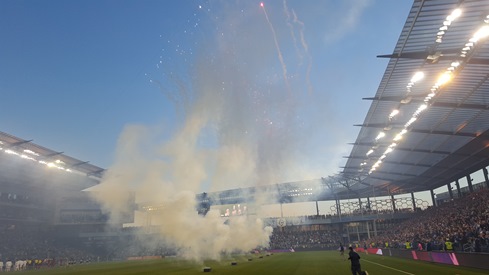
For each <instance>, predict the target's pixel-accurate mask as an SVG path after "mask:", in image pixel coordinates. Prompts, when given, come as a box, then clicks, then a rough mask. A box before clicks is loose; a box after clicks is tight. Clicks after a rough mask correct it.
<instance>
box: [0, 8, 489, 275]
mask: <svg viewBox="0 0 489 275" xmlns="http://www.w3.org/2000/svg"><path fill="white" fill-rule="evenodd" d="M488 36H489V3H488V2H487V1H482V0H480V1H458V0H447V1H441V0H440V1H437V0H433V1H414V3H413V6H412V7H411V10H410V12H409V15H408V18H407V19H406V23H405V25H404V27H403V28H402V30H401V34H400V36H399V40H398V41H397V44H396V45H395V47H394V50H393V51H392V52H389V53H381V54H380V55H379V56H378V58H385V59H388V60H389V61H388V65H387V68H386V69H385V72H384V75H383V77H382V79H381V81H380V84H379V86H378V89H377V91H376V93H375V95H374V96H372V97H368V98H364V100H367V101H371V105H370V108H369V110H368V113H367V114H366V115H365V119H364V122H363V123H361V124H359V125H355V127H359V128H360V130H359V134H358V136H357V137H356V139H355V140H354V142H353V143H351V145H352V149H351V152H350V154H349V155H348V156H345V159H346V163H345V165H344V167H341V171H340V172H339V173H337V174H334V175H327V176H324V177H322V178H318V179H314V180H303V181H297V182H283V183H273V184H268V185H257V186H253V187H243V188H237V189H228V190H219V191H209V192H199V193H192V194H188V192H182V193H176V192H175V193H172V190H171V189H169V190H165V191H167V192H168V193H169V195H168V196H169V197H170V198H172V200H167V201H163V202H161V201H158V200H157V199H154V198H152V199H147V200H140V199H138V194H137V192H135V191H134V190H130V189H127V190H126V189H124V190H122V189H121V190H115V189H113V188H112V189H110V192H112V193H115V194H114V197H115V196H117V200H115V199H114V200H111V199H109V198H108V194H107V193H105V192H106V191H107V189H104V187H103V184H102V183H103V182H104V181H105V182H112V181H113V179H114V177H115V176H114V175H113V174H111V172H112V171H110V169H108V168H102V167H97V166H95V165H92V164H91V163H90V162H88V161H84V160H79V159H77V158H76V157H72V156H69V155H67V154H65V153H64V152H58V151H55V150H52V149H48V148H45V147H43V146H42V145H40V144H36V143H35V142H34V141H33V140H30V139H29V138H30V137H26V138H27V139H24V137H16V136H14V135H12V134H10V133H4V132H0V205H1V208H0V209H1V210H0V212H1V213H0V230H1V234H0V264H1V266H0V268H1V271H14V270H15V271H24V270H28V271H29V272H33V273H39V274H56V273H59V274H64V273H69V274H72V273H77V272H78V273H80V274H86V273H92V274H110V273H112V274H136V273H138V272H139V273H141V272H142V273H148V274H160V273H161V274H195V273H201V272H210V273H221V274H226V273H233V274H250V273H252V272H255V273H267V274H349V272H350V271H349V263H348V261H347V258H348V255H344V256H340V252H339V247H340V246H343V247H344V248H345V249H346V250H348V248H349V247H352V248H353V249H354V250H355V251H356V252H357V253H359V254H360V256H361V259H362V260H361V261H362V268H363V269H365V270H367V271H368V272H369V274H487V272H489V271H488V270H489V208H488V206H489V175H488V174H489V173H488V166H489V43H488V41H489V40H488ZM421 79H422V80H423V81H421ZM351 138H352V139H353V138H354V137H351ZM116 176H117V175H116ZM115 178H116V177H115ZM116 179H117V178H116ZM115 181H117V180H115ZM108 187H113V186H112V185H109V186H108ZM111 195H112V194H111ZM106 200H107V201H109V203H106ZM303 205H307V206H308V207H309V208H311V207H312V208H313V209H315V213H314V214H313V215H289V214H288V212H291V211H289V210H290V209H294V208H299V207H302V206H303ZM267 207H268V208H273V209H275V210H276V211H270V212H269V213H270V214H267V215H263V214H262V212H261V210H262V209H265V208H267ZM172 208H173V209H177V208H182V209H190V212H182V213H189V214H188V217H187V219H185V220H184V219H183V218H182V217H174V216H172V215H171V213H170V214H168V209H172ZM190 213H191V214H190ZM291 213H293V211H292V212H291ZM249 221H253V222H252V223H251V224H250V222H249ZM180 222H181V223H180ZM168 224H186V225H187V227H189V228H195V231H191V232H189V233H191V234H187V233H188V232H181V231H182V230H181V228H171V226H168ZM136 225H137V226H136ZM208 227H211V229H210V230H207V229H205V228H208ZM242 230H243V231H242ZM208 231H209V232H210V233H207V232H208ZM195 232H197V233H195ZM243 232H246V233H243ZM178 233H182V234H178ZM183 233H185V234H183ZM206 234H208V235H206ZM194 235H201V236H199V237H195V236H194ZM219 236H230V237H229V239H222V240H221V239H220V238H219ZM241 237H242V238H243V240H242V239H240V238H241ZM250 237H253V240H249V239H250ZM255 237H256V240H255V239H254V238H255ZM238 240H239V241H238ZM221 242H222V243H221ZM234 242H235V243H234ZM238 242H239V243H240V244H239V245H238V244H237V243H238ZM241 242H243V243H246V244H245V245H241ZM187 244H188V245H187ZM340 261H344V262H340Z"/></svg>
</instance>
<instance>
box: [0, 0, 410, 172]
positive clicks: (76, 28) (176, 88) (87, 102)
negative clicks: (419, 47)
mask: <svg viewBox="0 0 489 275" xmlns="http://www.w3.org/2000/svg"><path fill="white" fill-rule="evenodd" d="M411 5H412V1H390V0H377V1H374V0H371V1H366V0H360V1H353V0H352V1H299V0H291V1H286V2H285V1H264V8H262V7H260V1H107V0H97V1H91V0H88V1H86V0H84V1H57V0H53V1H11V0H2V1H0V37H1V40H0V41H1V42H0V95H1V103H2V107H1V109H0V131H3V132H6V133H9V134H12V135H14V136H17V137H20V138H24V139H33V140H34V141H33V142H35V143H36V144H39V145H42V146H44V147H47V148H50V149H53V150H56V151H63V152H65V154H67V155H69V156H72V157H75V158H78V159H80V160H83V161H90V163H92V164H94V165H97V166H100V167H102V168H108V167H110V166H111V165H112V163H113V162H114V161H115V158H116V147H117V142H118V140H119V139H120V135H121V132H123V130H124V129H125V127H127V126H128V125H142V126H144V127H150V128H152V129H155V128H156V129H158V131H157V132H158V134H157V135H156V136H157V137H156V138H157V139H159V140H160V142H165V140H172V139H174V138H175V133H177V132H178V130H179V129H180V128H181V127H183V125H185V124H186V123H188V120H187V118H188V117H189V114H191V113H193V110H195V109H196V108H204V109H205V108H213V107H212V106H213V105H212V104H210V105H207V104H206V101H205V100H199V99H200V98H202V96H201V95H202V94H208V93H212V94H213V97H211V98H212V99H210V100H211V101H212V102H211V103H215V101H216V100H217V101H221V99H222V102H220V104H221V105H219V106H220V107H219V110H220V111H219V112H216V114H213V115H211V116H210V117H211V118H209V121H211V122H209V123H207V124H206V126H205V127H204V129H203V130H201V132H200V133H199V135H198V141H197V146H199V147H202V148H216V147H220V146H222V145H223V144H229V143H233V140H235V139H239V140H243V139H244V140H245V141H246V143H256V144H258V147H257V148H258V149H257V150H258V151H260V152H262V153H260V154H259V156H258V157H257V160H256V162H259V163H260V166H262V165H269V164H270V163H272V164H271V165H270V167H269V169H287V168H288V167H291V166H294V167H298V166H300V169H299V170H301V172H291V173H285V174H283V175H282V176H281V177H274V179H280V180H283V181H293V180H301V179H309V178H317V177H320V176H328V175H331V174H333V173H335V172H338V171H340V168H339V166H341V165H342V164H344V159H342V156H346V155H348V154H349V152H350V150H351V147H350V146H348V145H347V143H348V142H354V141H355V139H356V136H357V133H358V130H359V129H358V128H355V127H354V126H353V124H356V123H362V122H363V120H364V118H365V115H366V112H367V110H368V108H369V106H370V103H371V102H369V101H362V100H361V98H362V97H369V96H373V95H374V94H375V92H376V89H377V87H378V85H379V82H380V80H381V78H382V75H383V72H384V70H385V67H386V65H387V60H382V59H378V58H376V55H378V54H388V53H391V52H392V50H393V48H394V46H395V43H396V42H397V39H398V37H399V34H400V32H401V29H402V27H403V25H404V22H405V20H406V18H407V15H408V12H409V10H410V7H411ZM294 13H295V15H296V18H295V20H294ZM267 16H268V19H269V21H267ZM221 78H222V79H221ZM211 80H212V81H211ZM216 83H220V84H222V85H221V86H222V87H221V86H219V85H216ZM209 90H212V92H209ZM220 94H222V95H223V96H222V97H219V95H220ZM199 105H200V106H199ZM222 106H227V107H222ZM229 129H233V130H229ZM236 129H239V131H236ZM247 135H250V138H246V136H247ZM243 137H245V138H243ZM233 144H234V143H233ZM283 151H290V153H287V154H285V155H284V154H283ZM271 155H274V156H273V157H270V156H271ZM283 159H287V161H286V164H285V162H284V165H277V166H275V165H274V163H276V162H277V161H279V162H280V161H282V160H283Z"/></svg>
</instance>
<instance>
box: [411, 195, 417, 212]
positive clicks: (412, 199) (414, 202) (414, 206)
mask: <svg viewBox="0 0 489 275" xmlns="http://www.w3.org/2000/svg"><path fill="white" fill-rule="evenodd" d="M411 201H412V202H413V211H414V212H416V199H415V198H414V192H411Z"/></svg>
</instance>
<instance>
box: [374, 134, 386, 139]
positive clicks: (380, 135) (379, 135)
mask: <svg viewBox="0 0 489 275" xmlns="http://www.w3.org/2000/svg"><path fill="white" fill-rule="evenodd" d="M383 137H385V133H384V132H380V133H379V134H378V135H377V137H376V138H375V140H379V139H381V138H383Z"/></svg>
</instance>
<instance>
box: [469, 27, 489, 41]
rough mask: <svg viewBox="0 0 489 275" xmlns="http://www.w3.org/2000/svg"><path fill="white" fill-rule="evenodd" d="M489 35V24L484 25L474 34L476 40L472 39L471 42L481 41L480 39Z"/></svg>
mask: <svg viewBox="0 0 489 275" xmlns="http://www.w3.org/2000/svg"><path fill="white" fill-rule="evenodd" d="M487 36H489V26H487V25H486V26H483V27H481V28H480V29H479V30H478V31H477V32H476V33H475V34H474V36H473V37H472V38H473V39H474V40H475V41H470V40H469V41H470V42H477V41H479V40H480V39H483V38H486V37H487Z"/></svg>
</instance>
